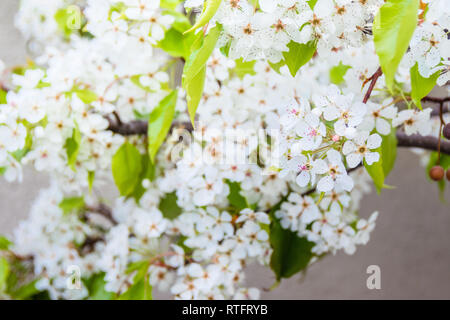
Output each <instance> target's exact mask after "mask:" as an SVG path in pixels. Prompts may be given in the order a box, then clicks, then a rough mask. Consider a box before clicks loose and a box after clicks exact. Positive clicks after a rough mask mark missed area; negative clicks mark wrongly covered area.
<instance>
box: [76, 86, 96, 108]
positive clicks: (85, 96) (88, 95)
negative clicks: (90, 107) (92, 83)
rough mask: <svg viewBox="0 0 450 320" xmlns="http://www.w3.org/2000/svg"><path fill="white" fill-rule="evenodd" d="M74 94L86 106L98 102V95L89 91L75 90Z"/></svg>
mask: <svg viewBox="0 0 450 320" xmlns="http://www.w3.org/2000/svg"><path fill="white" fill-rule="evenodd" d="M73 92H74V93H75V94H76V95H77V96H78V98H80V100H81V101H83V102H84V103H86V104H91V103H92V102H94V101H97V100H98V96H97V94H96V93H95V92H94V91H91V90H89V89H74V90H73Z"/></svg>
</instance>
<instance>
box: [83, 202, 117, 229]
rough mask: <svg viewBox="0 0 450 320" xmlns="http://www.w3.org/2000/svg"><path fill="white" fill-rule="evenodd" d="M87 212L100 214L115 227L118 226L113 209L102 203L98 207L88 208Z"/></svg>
mask: <svg viewBox="0 0 450 320" xmlns="http://www.w3.org/2000/svg"><path fill="white" fill-rule="evenodd" d="M86 210H87V211H89V212H93V213H96V214H99V215H101V216H103V217H105V218H106V219H108V220H109V221H110V222H111V223H112V224H113V225H117V221H116V219H114V217H113V214H112V210H111V208H110V207H108V206H107V205H105V204H103V203H100V204H98V205H97V206H87V207H86Z"/></svg>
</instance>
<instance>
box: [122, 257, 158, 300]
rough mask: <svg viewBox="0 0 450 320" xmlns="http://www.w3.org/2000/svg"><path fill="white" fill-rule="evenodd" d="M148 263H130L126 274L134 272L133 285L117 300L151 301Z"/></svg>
mask: <svg viewBox="0 0 450 320" xmlns="http://www.w3.org/2000/svg"><path fill="white" fill-rule="evenodd" d="M149 264H150V263H149V261H147V260H145V261H144V260H143V261H137V262H135V263H132V264H131V265H130V266H129V267H128V269H127V273H131V272H136V275H135V276H134V278H133V284H132V285H131V286H130V287H129V288H128V290H127V291H125V292H124V293H122V294H121V295H120V296H119V297H118V298H117V299H118V300H152V299H153V298H152V286H151V285H150V283H149V275H148V267H149Z"/></svg>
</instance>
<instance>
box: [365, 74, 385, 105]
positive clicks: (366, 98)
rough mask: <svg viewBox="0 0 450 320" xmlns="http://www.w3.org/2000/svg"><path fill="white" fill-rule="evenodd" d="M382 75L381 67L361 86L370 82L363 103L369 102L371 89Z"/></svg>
mask: <svg viewBox="0 0 450 320" xmlns="http://www.w3.org/2000/svg"><path fill="white" fill-rule="evenodd" d="M382 74H383V71H382V70H381V67H378V69H377V71H375V73H374V74H373V75H372V76H371V77H370V78H369V79H367V81H366V82H364V84H363V86H364V85H365V84H366V83H367V82H368V81H370V85H369V89H368V90H367V92H366V95H365V96H364V100H363V103H367V101H369V98H370V95H371V94H372V91H373V89H374V88H375V85H376V83H377V81H378V78H379V77H381V75H382Z"/></svg>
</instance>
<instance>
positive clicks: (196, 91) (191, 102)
mask: <svg viewBox="0 0 450 320" xmlns="http://www.w3.org/2000/svg"><path fill="white" fill-rule="evenodd" d="M205 76H206V66H204V67H203V68H202V69H201V70H200V72H199V73H198V74H197V75H196V76H195V77H194V78H193V79H191V80H190V81H189V82H187V83H186V84H184V90H185V91H186V101H187V105H188V111H189V116H190V119H191V122H192V126H193V127H194V128H195V114H196V113H197V108H198V105H199V104H200V101H201V99H202V95H203V88H204V86H205Z"/></svg>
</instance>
